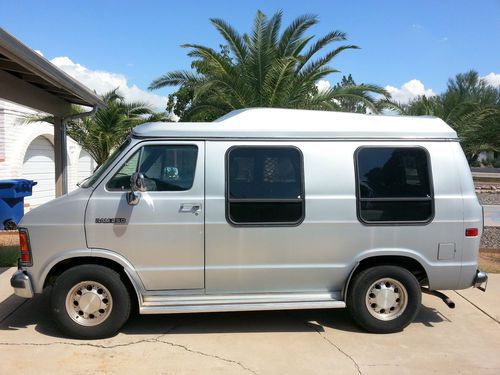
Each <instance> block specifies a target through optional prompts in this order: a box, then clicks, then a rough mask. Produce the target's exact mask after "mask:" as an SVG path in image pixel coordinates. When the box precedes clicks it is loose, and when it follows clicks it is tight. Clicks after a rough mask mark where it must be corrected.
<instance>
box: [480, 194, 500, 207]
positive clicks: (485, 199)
mask: <svg viewBox="0 0 500 375" xmlns="http://www.w3.org/2000/svg"><path fill="white" fill-rule="evenodd" d="M477 197H478V199H479V202H481V204H482V205H487V204H500V193H477Z"/></svg>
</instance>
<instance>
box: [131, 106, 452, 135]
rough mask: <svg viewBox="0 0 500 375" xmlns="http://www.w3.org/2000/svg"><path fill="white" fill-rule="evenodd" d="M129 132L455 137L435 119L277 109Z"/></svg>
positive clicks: (242, 111) (145, 126)
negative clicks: (210, 120)
mask: <svg viewBox="0 0 500 375" xmlns="http://www.w3.org/2000/svg"><path fill="white" fill-rule="evenodd" d="M132 134H133V135H134V136H136V137H145V138H149V137H154V138H191V139H192V138H197V139H198V138H200V139H204V138H262V139H265V138H275V139H335V138H341V139H344V138H347V139H371V138H374V139H377V138H378V139H439V140H443V139H446V140H450V139H452V140H457V139H458V137H457V133H456V132H455V131H454V130H453V129H452V128H451V127H450V126H448V125H447V124H446V123H445V122H444V121H443V120H441V119H439V118H435V117H429V116H418V117H411V116H380V115H363V114H356V113H346V112H330V111H309V110H301V109H280V108H250V109H239V110H236V111H232V112H230V113H228V114H227V115H225V116H223V117H221V118H219V119H217V120H215V121H214V122H210V123H206V122H184V123H180V122H179V123H165V122H156V123H146V124H143V125H139V126H137V127H136V128H134V130H133V132H132Z"/></svg>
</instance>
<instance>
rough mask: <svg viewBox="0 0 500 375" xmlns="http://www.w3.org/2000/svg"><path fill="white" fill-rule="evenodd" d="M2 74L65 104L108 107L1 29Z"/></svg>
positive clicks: (0, 56)
mask: <svg viewBox="0 0 500 375" xmlns="http://www.w3.org/2000/svg"><path fill="white" fill-rule="evenodd" d="M1 72H5V73H8V74H10V75H12V76H14V77H15V78H17V79H19V80H21V81H23V82H25V83H27V84H29V85H31V86H34V87H36V88H38V89H41V90H43V91H44V92H46V93H48V94H50V95H52V96H54V97H56V98H57V99H60V100H62V101H63V102H67V103H73V104H80V105H83V106H88V107H95V106H103V105H104V103H103V102H102V101H101V99H100V98H99V97H98V96H97V95H96V94H95V93H93V92H92V91H90V90H89V89H88V88H87V87H85V86H84V85H82V84H81V83H80V82H78V81H76V80H75V79H73V78H72V77H70V76H69V75H68V74H66V73H64V72H63V71H62V70H61V69H59V68H58V67H56V66H55V65H54V64H52V63H51V62H50V61H48V60H47V59H46V58H44V57H43V56H41V55H39V54H38V53H36V52H35V51H33V50H32V49H31V48H29V47H27V46H26V45H24V44H23V43H22V42H20V41H19V40H18V39H16V38H15V37H14V36H12V35H11V34H9V33H8V32H6V31H5V30H4V29H2V28H0V73H1ZM1 96H2V94H0V97H1ZM7 99H9V98H7ZM20 104H24V103H20ZM37 109H41V108H37Z"/></svg>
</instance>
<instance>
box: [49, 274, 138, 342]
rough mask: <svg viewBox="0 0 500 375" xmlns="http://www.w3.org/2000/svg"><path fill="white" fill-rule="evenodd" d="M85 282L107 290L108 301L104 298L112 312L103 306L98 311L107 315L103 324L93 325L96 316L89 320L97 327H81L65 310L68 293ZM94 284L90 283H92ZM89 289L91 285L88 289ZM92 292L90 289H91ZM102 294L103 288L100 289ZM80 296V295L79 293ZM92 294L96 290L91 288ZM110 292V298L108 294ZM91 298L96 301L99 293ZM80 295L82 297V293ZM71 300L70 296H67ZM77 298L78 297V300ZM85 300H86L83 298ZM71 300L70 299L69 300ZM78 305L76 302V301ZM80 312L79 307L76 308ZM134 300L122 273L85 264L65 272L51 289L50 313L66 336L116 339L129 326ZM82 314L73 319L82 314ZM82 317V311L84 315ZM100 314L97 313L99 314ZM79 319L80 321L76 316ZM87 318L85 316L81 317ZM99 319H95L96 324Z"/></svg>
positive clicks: (99, 302)
mask: <svg viewBox="0 0 500 375" xmlns="http://www.w3.org/2000/svg"><path fill="white" fill-rule="evenodd" d="M84 281H91V282H94V283H95V284H96V285H99V284H100V285H101V286H103V287H104V288H105V290H106V291H105V293H106V296H105V297H107V298H104V300H103V301H104V302H107V303H108V304H110V305H109V311H107V310H106V311H105V310H104V309H107V306H103V309H100V310H99V312H101V311H105V314H106V315H104V314H102V316H105V318H103V320H102V322H100V323H98V324H96V323H95V322H92V319H91V318H93V317H94V315H93V314H90V315H91V316H88V317H87V318H86V321H88V322H91V324H96V325H92V326H86V325H82V324H79V323H77V322H76V321H75V319H74V318H72V317H71V316H70V313H69V312H68V309H67V308H66V301H67V297H68V296H69V293H70V292H72V290H73V288H75V287H76V286H77V285H79V284H81V283H82V282H84ZM89 284H91V283H89ZM88 287H89V288H90V287H91V285H89V286H88ZM88 290H90V289H88ZM97 290H99V291H100V293H101V294H102V293H103V292H102V289H97ZM76 293H78V292H76ZM92 293H94V290H93V289H92ZM108 293H109V296H108V295H107V294H108ZM94 294H95V296H94V295H92V296H91V297H90V298H94V300H96V298H99V297H96V296H97V294H96V293H94ZM80 295H81V294H80ZM68 298H69V297H68ZM77 298H78V297H77ZM80 298H82V299H83V297H80ZM69 301H71V300H69ZM97 301H98V302H97V303H98V304H102V301H100V300H97ZM74 303H75V302H74ZM75 310H77V307H75ZM130 310H131V301H130V295H129V292H128V290H127V288H126V286H125V284H124V282H123V280H122V279H121V277H120V274H119V273H118V272H116V271H114V270H112V269H110V268H108V267H104V266H99V265H94V264H86V265H81V266H76V267H73V268H70V269H68V270H66V271H65V272H63V273H62V274H61V275H60V276H59V277H58V278H57V279H56V281H55V283H54V286H53V288H52V294H51V311H52V316H53V318H54V320H55V322H56V324H57V326H58V327H59V328H60V329H61V331H62V332H64V333H65V334H66V335H68V336H71V337H73V338H77V339H100V338H106V337H111V336H114V335H115V334H116V333H118V331H119V330H120V328H121V327H122V326H123V325H124V324H125V323H126V321H127V320H128V317H129V315H130ZM80 313H81V311H79V312H77V313H76V314H72V315H73V316H75V315H78V314H80ZM82 314H83V312H82ZM96 314H97V313H96ZM75 318H76V319H77V320H78V318H77V317H76V316H75ZM82 318H85V317H82ZM97 321H98V320H96V322H97Z"/></svg>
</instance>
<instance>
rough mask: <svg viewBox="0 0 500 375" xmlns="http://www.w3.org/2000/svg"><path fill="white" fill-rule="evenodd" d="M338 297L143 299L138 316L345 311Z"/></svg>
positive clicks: (293, 295)
mask: <svg viewBox="0 0 500 375" xmlns="http://www.w3.org/2000/svg"><path fill="white" fill-rule="evenodd" d="M339 299H340V293H315V294H304V293H301V294H292V293H288V294H247V295H234V294H231V295H197V296H185V295H182V296H180V295H176V296H144V297H143V302H142V304H141V306H140V309H139V311H140V313H141V314H175V313H195V312H222V311H260V310H298V309H333V308H343V307H345V302H344V301H340V300H339Z"/></svg>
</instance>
